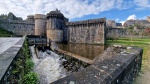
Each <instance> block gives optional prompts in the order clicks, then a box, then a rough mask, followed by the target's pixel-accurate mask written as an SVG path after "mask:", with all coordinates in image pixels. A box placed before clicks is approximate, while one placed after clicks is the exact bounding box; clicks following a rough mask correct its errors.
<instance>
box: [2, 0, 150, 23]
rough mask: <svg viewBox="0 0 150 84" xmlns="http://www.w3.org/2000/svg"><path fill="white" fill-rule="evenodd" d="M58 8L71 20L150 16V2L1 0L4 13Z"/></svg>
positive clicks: (26, 12)
mask: <svg viewBox="0 0 150 84" xmlns="http://www.w3.org/2000/svg"><path fill="white" fill-rule="evenodd" d="M56 8H58V9H59V10H61V12H62V13H63V14H64V15H65V16H66V17H67V18H69V20H70V21H77V20H86V19H94V18H102V17H106V18H107V19H111V20H115V21H116V22H124V21H125V20H129V19H145V18H146V16H148V15H150V13H149V10H150V0H0V9H1V10H0V14H8V13H9V12H13V13H14V14H15V15H16V16H18V17H22V18H23V19H26V17H27V15H34V14H37V13H39V14H47V13H48V12H50V11H51V10H55V9H56Z"/></svg>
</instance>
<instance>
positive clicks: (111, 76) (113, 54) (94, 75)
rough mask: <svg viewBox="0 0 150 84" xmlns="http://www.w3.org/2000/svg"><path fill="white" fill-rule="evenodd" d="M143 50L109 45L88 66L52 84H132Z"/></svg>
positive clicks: (139, 66)
mask: <svg viewBox="0 0 150 84" xmlns="http://www.w3.org/2000/svg"><path fill="white" fill-rule="evenodd" d="M142 53H143V50H142V49H140V48H137V47H120V46H117V47H109V48H107V49H106V50H105V51H104V53H102V54H101V55H99V56H97V57H96V58H95V59H94V61H95V62H94V63H93V64H91V65H90V66H89V67H87V68H85V69H83V70H80V71H78V72H75V73H73V74H71V75H69V76H66V77H64V78H62V79H59V80H57V81H55V82H53V83H52V84H132V81H133V80H134V78H135V77H136V76H137V74H138V72H139V71H140V69H141V63H142Z"/></svg>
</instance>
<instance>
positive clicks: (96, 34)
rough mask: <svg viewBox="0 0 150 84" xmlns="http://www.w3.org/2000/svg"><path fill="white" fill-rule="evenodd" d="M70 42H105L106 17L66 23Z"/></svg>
mask: <svg viewBox="0 0 150 84" xmlns="http://www.w3.org/2000/svg"><path fill="white" fill-rule="evenodd" d="M66 26H67V28H68V29H67V31H68V33H67V34H68V35H67V36H68V37H67V40H68V42H70V43H87V44H105V26H106V19H105V18H100V19H93V20H85V21H77V22H68V23H66Z"/></svg>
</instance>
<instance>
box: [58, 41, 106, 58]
mask: <svg viewBox="0 0 150 84" xmlns="http://www.w3.org/2000/svg"><path fill="white" fill-rule="evenodd" d="M57 44H58V48H60V49H62V50H65V51H68V52H71V53H74V54H77V55H80V56H83V57H86V58H88V59H94V58H95V57H96V56H98V55H99V54H101V53H102V52H103V51H104V48H105V47H104V46H103V45H89V44H71V43H69V44H64V43H57Z"/></svg>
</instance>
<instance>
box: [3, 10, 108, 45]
mask: <svg viewBox="0 0 150 84" xmlns="http://www.w3.org/2000/svg"><path fill="white" fill-rule="evenodd" d="M0 26H1V27H2V28H5V29H6V30H8V31H12V32H13V33H15V34H17V35H45V36H46V37H47V38H48V39H51V40H52V41H55V42H69V43H86V44H105V27H106V18H99V19H90V20H84V21H76V22H69V21H68V19H67V18H66V17H64V15H63V14H62V13H61V12H60V11H59V10H58V9H56V10H55V11H50V12H49V13H47V14H46V15H43V14H35V15H29V16H27V19H26V20H22V19H21V18H20V17H16V16H15V15H14V14H13V13H9V14H8V16H7V15H1V16H0Z"/></svg>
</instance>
